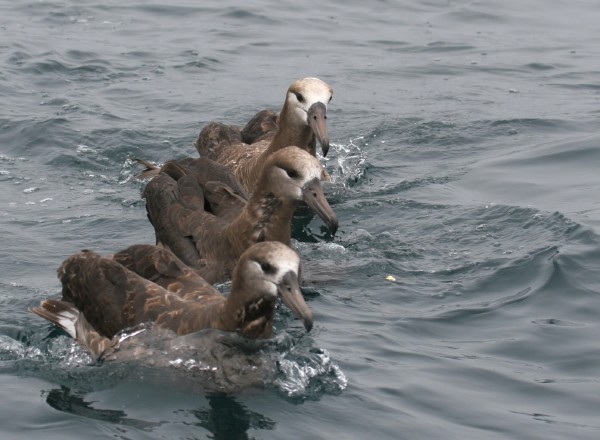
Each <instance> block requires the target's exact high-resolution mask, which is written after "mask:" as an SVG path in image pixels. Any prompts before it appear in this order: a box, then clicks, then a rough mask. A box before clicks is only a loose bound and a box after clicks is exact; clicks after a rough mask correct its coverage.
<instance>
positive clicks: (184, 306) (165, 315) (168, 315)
mask: <svg viewBox="0 0 600 440" xmlns="http://www.w3.org/2000/svg"><path fill="white" fill-rule="evenodd" d="M299 264H300V260H299V257H298V255H297V254H296V253H295V252H294V251H293V250H291V249H290V248H288V247H287V246H285V245H283V244H281V243H276V242H265V243H258V244H256V245H254V246H252V247H250V248H249V249H248V250H247V251H246V252H245V253H244V254H243V255H242V257H241V258H240V261H239V263H238V264H237V266H236V268H235V271H234V274H233V282H232V287H231V292H230V294H229V295H228V296H227V297H224V296H223V295H222V294H221V293H220V292H218V291H217V290H216V289H215V288H214V287H212V286H211V285H210V284H209V283H207V282H206V281H205V280H204V279H202V278H201V277H200V276H199V275H197V274H196V273H195V271H193V270H192V269H190V268H189V267H187V266H186V265H185V264H183V263H182V262H181V261H180V260H179V259H178V258H177V257H175V256H174V255H173V254H172V253H171V252H169V251H168V250H166V249H163V248H160V247H156V246H151V245H135V246H131V247H129V248H127V249H125V250H123V251H121V252H118V253H116V254H114V255H111V256H100V255H98V254H96V253H95V252H91V251H87V250H86V251H82V252H80V253H78V254H75V255H73V256H71V257H69V258H68V259H67V260H65V262H64V263H63V264H62V265H61V267H60V268H59V270H58V275H59V278H60V280H61V283H62V285H63V290H62V293H63V297H62V299H61V300H53V299H50V300H45V301H43V302H42V303H41V305H40V307H36V308H34V309H32V311H33V312H34V313H36V314H38V315H39V316H42V317H43V318H45V319H47V320H49V321H51V322H54V323H56V324H58V325H59V326H61V327H63V328H64V329H65V330H66V331H67V332H68V333H69V334H71V335H72V336H73V337H75V338H77V339H78V340H79V341H80V342H81V343H82V344H83V345H84V346H86V347H88V349H89V350H90V351H91V352H92V353H94V354H96V355H98V354H99V353H102V351H103V350H105V349H106V348H107V347H109V346H111V344H112V343H113V342H112V341H111V340H112V338H114V336H115V335H116V334H117V333H118V332H120V331H122V330H124V329H126V328H130V327H133V326H136V325H138V324H142V323H145V322H151V323H154V324H155V325H156V326H158V327H161V328H164V329H168V330H171V331H173V332H175V333H176V334H178V335H184V334H188V333H192V332H196V331H198V330H201V329H205V328H214V329H220V330H225V331H235V332H238V333H240V334H242V335H244V336H247V337H250V338H268V337H270V336H271V335H272V332H273V317H274V313H275V301H276V299H277V297H278V296H280V297H281V298H282V300H283V302H284V303H285V304H286V305H287V306H288V307H290V308H291V309H292V311H294V313H295V314H296V315H297V316H299V317H300V318H301V319H302V320H303V321H304V325H305V327H306V328H307V330H310V328H311V327H312V312H311V311H310V309H309V308H308V306H307V305H306V303H305V302H304V299H303V297H302V294H301V293H300V287H299V284H298V271H299Z"/></svg>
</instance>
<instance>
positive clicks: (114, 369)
mask: <svg viewBox="0 0 600 440" xmlns="http://www.w3.org/2000/svg"><path fill="white" fill-rule="evenodd" d="M599 22H600V8H599V6H598V5H597V2H594V1H586V0H575V1H569V2H560V1H558V0H550V1H545V0H544V1H542V0H523V1H521V0H519V1H517V0H508V1H498V0H491V1H486V2H474V1H466V0H465V1H461V0H458V1H442V0H428V1H416V0H405V1H376V2H358V1H352V0H350V1H344V2H342V1H335V2H316V1H308V2H286V1H283V2H282V1H277V2H276V1H271V0H260V1H255V2H237V4H226V3H223V2H213V1H204V2H192V1H189V2H181V1H179V2H170V3H169V2H164V3H158V2H156V1H148V2H129V1H127V0H124V1H120V2H115V1H111V0H108V1H104V2H102V3H98V2H90V1H84V2H76V1H73V0H64V1H36V2H32V1H20V2H15V1H6V0H4V1H2V0H0V36H1V37H0V97H1V100H2V105H1V106H0V230H1V233H2V235H1V236H2V246H1V247H0V267H1V268H2V275H3V276H2V279H0V390H2V391H1V396H2V400H1V401H0V422H1V423H0V426H1V427H0V436H1V437H2V438H21V439H24V438H36V439H37V438H39V437H41V436H43V437H44V438H46V439H61V440H62V439H70V438H73V439H81V438H122V439H146V438H169V439H175V438H181V439H184V438H185V439H190V438H202V439H204V438H213V439H228V440H229V439H249V438H272V439H298V438H311V439H313V438H319V439H334V438H335V439H339V438H344V439H367V438H378V439H388V438H389V439H398V438H401V439H437V438H444V439H530V438H531V439H565V438H577V439H597V438H600V419H599V417H598V414H600V397H599V396H600V374H599V373H598V372H599V371H600V370H599V366H600V349H599V345H598V344H599V343H598V335H599V334H600V324H599V319H598V316H600V281H599V280H600V274H599V270H598V267H600V236H599V235H598V231H599V228H600V203H599V198H598V194H599V190H600V178H599V177H598V175H599V173H598V168H599V167H598V164H600V148H599V147H600V133H599V132H598V127H599V119H600V82H599V78H600V70H599V64H598V59H600V53H599V52H600V51H599V49H598V48H599V47H600V34H599V33H598V23H599ZM304 76H318V77H320V78H322V79H323V80H325V81H327V82H328V83H330V84H331V85H332V86H333V88H334V99H333V101H332V103H331V106H330V108H329V110H328V122H329V130H330V137H331V139H332V141H333V143H334V145H333V146H332V149H331V150H330V153H329V156H328V158H327V159H326V164H327V168H328V169H329V171H330V173H331V174H332V176H333V182H332V183H330V184H328V186H327V192H328V195H329V199H330V201H331V205H332V206H333V208H334V209H335V211H336V212H337V214H338V216H339V218H340V230H339V232H338V235H337V236H336V237H335V239H331V237H329V236H328V234H327V233H326V231H325V229H324V227H323V226H322V223H321V222H320V220H319V219H318V218H314V219H311V218H310V217H303V218H301V219H300V220H299V221H298V222H297V224H296V225H295V228H294V236H295V239H296V241H295V244H296V245H297V247H298V249H299V250H300V252H301V254H302V258H303V263H304V272H305V274H304V278H305V285H304V286H303V291H304V293H305V297H306V300H307V302H308V304H309V305H310V307H311V308H312V309H313V310H314V314H315V327H314V329H313V330H312V331H311V332H310V333H308V334H307V333H306V332H305V331H304V329H303V327H302V325H301V323H299V322H298V321H297V320H295V319H294V317H293V315H292V314H291V313H290V312H288V311H287V310H285V309H284V308H280V309H278V311H277V319H276V336H275V337H274V338H273V339H272V340H270V341H266V342H264V343H260V344H256V345H253V344H252V343H250V342H249V341H240V340H239V338H237V337H235V335H233V336H232V335H220V334H217V335H215V334H214V333H213V332H210V331H209V332H205V333H200V334H198V335H194V336H193V337H191V338H192V339H194V341H196V342H198V341H200V342H198V343H197V344H196V345H194V344H192V343H190V340H189V339H183V340H178V341H175V342H173V340H172V338H164V337H163V336H160V337H155V336H153V334H152V333H140V334H137V335H134V336H132V338H134V339H129V341H130V342H131V341H135V340H137V341H141V342H140V343H142V344H146V343H147V344H149V345H148V346H150V347H156V346H160V347H166V346H169V344H175V343H177V344H179V345H178V347H179V348H178V350H179V351H176V355H174V353H175V352H173V351H170V350H166V349H165V350H163V351H164V353H163V354H164V356H160V357H155V356H148V357H146V358H144V359H141V360H139V361H132V362H130V361H122V362H117V361H114V362H113V361H111V360H110V359H106V360H105V361H104V362H103V363H100V364H99V363H95V362H93V361H92V359H91V358H90V357H89V355H87V354H86V353H85V352H84V351H83V350H82V349H81V347H79V346H78V345H77V344H75V343H74V342H73V341H72V340H71V339H69V338H68V337H67V336H66V335H65V334H64V333H63V332H62V331H60V330H58V329H56V328H55V327H53V326H51V325H49V324H47V323H46V322H44V321H43V320H41V319H40V318H38V317H37V316H35V315H33V314H32V313H31V312H29V309H30V308H31V307H33V306H35V305H37V304H39V302H40V300H42V299H44V298H47V297H52V298H56V297H59V296H60V285H59V283H58V280H57V279H56V276H55V271H56V268H57V267H58V265H59V264H60V263H61V262H62V260H63V259H64V258H66V257H67V256H68V255H70V254H72V253H74V252H76V251H78V250H80V249H83V248H89V249H94V250H96V251H98V252H102V253H109V252H114V251H116V250H119V249H122V248H124V247H125V246H127V245H130V244H134V243H151V242H152V241H153V240H154V234H153V231H152V228H151V226H150V224H149V222H148V221H147V219H146V213H145V207H144V202H143V200H141V199H140V191H141V189H142V188H143V184H141V183H139V182H135V181H133V180H132V176H133V175H134V174H135V173H136V172H137V171H138V170H137V168H136V166H135V165H134V164H133V163H132V161H131V158H132V157H141V158H144V159H148V160H153V161H156V162H164V161H165V160H168V159H171V158H182V157H186V156H188V155H192V156H194V155H195V151H194V149H193V147H192V142H193V141H194V139H195V137H196V136H197V134H198V132H199V130H200V129H201V128H202V127H203V126H204V125H205V124H206V123H207V122H209V121H211V120H221V121H226V122H230V123H237V124H243V123H245V122H246V121H247V120H248V119H249V118H250V117H251V116H252V115H253V114H254V113H255V112H256V111H258V110H260V109H263V108H271V109H274V110H278V109H279V108H280V106H281V104H282V102H283V99H284V91H285V89H286V88H287V86H288V85H289V84H290V83H291V82H292V81H293V80H295V79H297V78H299V77H304ZM220 287H221V288H222V289H223V290H224V291H226V290H227V288H228V286H227V285H224V286H220ZM148 335H150V336H148ZM135 338H138V339H135ZM146 338H150V339H146ZM161 338H162V339H161ZM248 344H249V345H248ZM144 347H146V346H145V345H144ZM190 347H191V348H190ZM207 347H210V349H209V350H207ZM123 350H124V351H125V352H126V351H127V350H126V347H125V346H123ZM186 350H187V351H186ZM224 359H225V361H223V360H224ZM160 362H164V365H167V366H164V365H163V366H161V365H160ZM224 362H225V363H224ZM248 365H250V366H252V369H247V368H246V367H247V366H248ZM225 367H226V368H225ZM240 378H241V379H240ZM250 379H252V380H250ZM248 382H250V383H248ZM214 384H223V386H224V387H225V386H227V387H228V386H232V387H233V388H235V392H232V393H230V394H222V393H215V392H213V391H214V390H213V389H212V388H211V385H214ZM240 384H241V385H248V386H241V387H237V386H238V385H240ZM213 388H214V387H213ZM238 388H241V389H238ZM221 389H225V388H221Z"/></svg>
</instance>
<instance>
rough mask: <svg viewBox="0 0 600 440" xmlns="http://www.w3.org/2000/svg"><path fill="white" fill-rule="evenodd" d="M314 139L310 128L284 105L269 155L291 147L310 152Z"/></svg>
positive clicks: (269, 148) (268, 149) (270, 145)
mask: <svg viewBox="0 0 600 440" xmlns="http://www.w3.org/2000/svg"><path fill="white" fill-rule="evenodd" d="M313 137H314V135H313V132H312V130H311V129H310V127H309V126H308V125H306V124H305V123H303V122H301V121H298V119H297V117H296V115H295V113H294V110H293V109H290V108H288V106H287V105H285V104H284V106H283V108H282V109H281V113H280V115H279V118H278V119H277V131H276V132H275V136H273V140H272V141H271V143H270V144H269V147H268V148H267V151H268V154H271V153H274V152H275V151H277V150H281V149H282V148H285V147H289V146H291V145H294V146H296V147H299V148H301V149H303V150H308V148H309V145H310V144H311V140H312V139H313Z"/></svg>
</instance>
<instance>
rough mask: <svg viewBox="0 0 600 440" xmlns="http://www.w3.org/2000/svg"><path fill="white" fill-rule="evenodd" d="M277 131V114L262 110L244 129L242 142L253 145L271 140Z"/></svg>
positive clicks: (241, 134)
mask: <svg viewBox="0 0 600 440" xmlns="http://www.w3.org/2000/svg"><path fill="white" fill-rule="evenodd" d="M276 131H277V113H275V112H274V111H271V110H261V111H259V112H258V113H257V114H256V115H254V117H253V118H252V119H250V121H248V123H247V124H246V126H245V127H244V128H242V131H241V132H240V136H241V138H242V142H244V143H246V144H253V143H254V142H258V141H264V140H271V139H272V138H273V136H274V135H275V132H276Z"/></svg>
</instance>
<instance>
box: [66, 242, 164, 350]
mask: <svg viewBox="0 0 600 440" xmlns="http://www.w3.org/2000/svg"><path fill="white" fill-rule="evenodd" d="M58 277H59V279H60V281H61V283H62V285H63V289H62V294H63V299H64V300H65V301H68V302H71V303H73V304H74V305H75V307H76V308H77V309H78V310H79V311H80V312H81V313H83V314H84V315H85V317H86V319H87V321H88V322H89V324H90V325H91V326H92V327H93V328H94V329H96V331H97V332H98V333H100V334H101V335H103V336H106V337H108V338H112V337H113V336H114V335H115V334H116V333H117V332H118V331H119V330H122V329H124V328H127V327H131V326H132V325H135V324H139V323H142V322H146V321H153V320H155V319H156V318H157V316H152V315H149V316H147V315H145V314H144V311H143V308H140V307H134V306H133V305H135V304H136V303H138V302H139V301H143V300H144V298H145V297H147V296H149V295H150V296H152V295H161V294H164V293H166V292H167V291H166V290H165V289H163V288H162V287H160V286H158V285H157V284H154V283H152V282H150V281H148V280H146V279H144V278H142V277H140V276H138V275H137V274H135V273H133V272H131V271H129V270H127V269H126V268H125V267H123V266H122V265H121V264H119V263H117V262H116V261H113V260H112V259H110V258H105V257H101V256H100V255H98V254H96V253H95V252H91V251H82V252H80V253H78V254H75V255H73V256H71V257H69V258H68V259H67V260H65V261H64V262H63V264H62V265H61V266H60V268H59V269H58ZM138 306H139V304H138ZM140 311H141V314H140Z"/></svg>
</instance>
